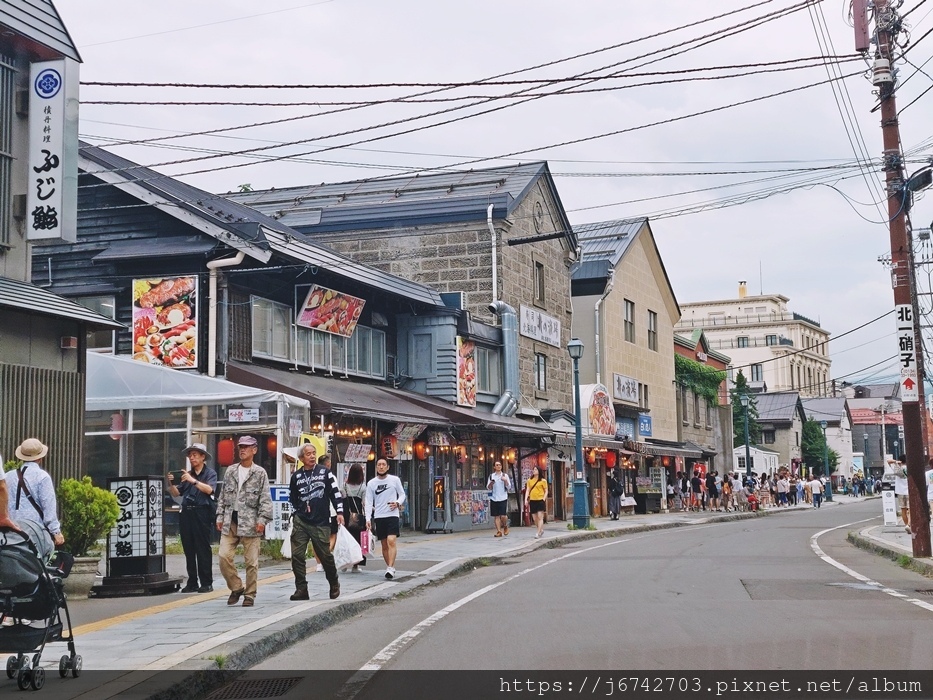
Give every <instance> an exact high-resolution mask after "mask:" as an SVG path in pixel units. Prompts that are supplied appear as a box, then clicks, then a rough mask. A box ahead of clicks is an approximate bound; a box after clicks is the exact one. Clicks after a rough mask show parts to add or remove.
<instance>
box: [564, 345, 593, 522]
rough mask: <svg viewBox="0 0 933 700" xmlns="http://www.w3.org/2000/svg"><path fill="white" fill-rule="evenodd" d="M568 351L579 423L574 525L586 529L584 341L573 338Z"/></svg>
mask: <svg viewBox="0 0 933 700" xmlns="http://www.w3.org/2000/svg"><path fill="white" fill-rule="evenodd" d="M567 352H568V353H570V357H571V359H572V360H573V403H574V419H575V422H576V424H577V455H576V463H575V464H574V472H575V474H574V480H573V526H574V528H577V529H586V528H587V527H589V525H590V504H589V499H588V497H587V488H586V487H587V484H586V481H585V480H584V479H583V421H582V418H581V414H582V409H581V407H580V358H581V357H583V342H582V341H581V340H580V339H579V338H571V340H570V342H569V343H567Z"/></svg>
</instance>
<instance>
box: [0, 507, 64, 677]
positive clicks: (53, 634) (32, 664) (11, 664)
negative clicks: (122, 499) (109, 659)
mask: <svg viewBox="0 0 933 700" xmlns="http://www.w3.org/2000/svg"><path fill="white" fill-rule="evenodd" d="M31 525H32V523H31V522H29V523H26V522H23V523H20V524H19V526H20V527H22V528H23V530H24V532H16V531H14V530H11V529H5V528H3V529H0V653H12V654H15V656H10V657H9V658H8V659H7V662H6V675H7V678H13V677H15V678H16V685H17V686H19V689H20V690H26V689H27V688H32V689H33V690H39V689H40V688H42V686H43V685H44V684H45V670H44V669H43V668H41V667H40V666H39V662H40V660H41V658H42V652H43V650H44V649H45V645H46V644H47V643H49V642H67V644H68V651H69V653H68V654H65V655H63V656H62V657H61V659H60V660H59V663H58V674H59V676H61V677H62V678H64V677H65V676H67V675H68V673H69V672H70V673H71V675H72V677H74V678H77V677H78V676H79V675H81V667H82V659H81V657H80V656H79V655H78V654H76V653H75V644H74V634H73V632H72V627H71V616H70V615H69V613H68V603H67V601H66V600H65V594H64V590H63V584H62V580H63V579H64V578H67V576H68V574H69V572H70V571H71V566H72V564H74V557H72V556H71V555H70V554H68V553H66V552H55V554H54V557H53V559H52V561H51V562H50V563H48V564H46V563H45V561H46V559H45V557H43V556H42V555H43V554H47V553H48V551H49V550H51V540H48V541H47V542H40V543H39V544H37V541H38V538H40V537H47V535H46V534H45V532H44V531H42V530H41V529H39V528H38V527H35V528H33V527H30V526H31ZM46 545H47V546H46ZM62 610H64V611H65V621H66V622H67V624H68V633H67V635H66V634H65V631H64V629H65V626H64V624H63V623H62V615H61V611H62ZM30 620H32V621H33V622H31V623H30V622H29V621H30ZM10 622H12V624H10ZM40 622H41V623H42V626H37V625H38V624H39V623H40Z"/></svg>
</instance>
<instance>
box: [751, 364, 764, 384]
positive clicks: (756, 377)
mask: <svg viewBox="0 0 933 700" xmlns="http://www.w3.org/2000/svg"><path fill="white" fill-rule="evenodd" d="M750 369H751V374H752V379H751V381H753V382H760V381H762V379H761V377H762V372H761V365H752V366H751V368H750Z"/></svg>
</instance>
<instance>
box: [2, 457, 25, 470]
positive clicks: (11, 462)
mask: <svg viewBox="0 0 933 700" xmlns="http://www.w3.org/2000/svg"><path fill="white" fill-rule="evenodd" d="M22 463H23V462H22V460H19V459H8V460H7V461H6V462H4V463H3V471H5V472H11V471H13V470H14V469H19V468H20V466H21V465H22Z"/></svg>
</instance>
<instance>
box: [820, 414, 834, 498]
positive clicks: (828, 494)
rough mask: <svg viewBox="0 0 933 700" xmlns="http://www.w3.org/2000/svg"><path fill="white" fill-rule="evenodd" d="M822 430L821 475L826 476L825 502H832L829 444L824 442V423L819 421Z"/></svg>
mask: <svg viewBox="0 0 933 700" xmlns="http://www.w3.org/2000/svg"><path fill="white" fill-rule="evenodd" d="M820 427H821V428H822V429H823V474H824V475H826V500H827V501H831V500H833V478H832V477H831V476H830V475H829V444H828V443H827V442H826V421H825V420H821V421H820Z"/></svg>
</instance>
